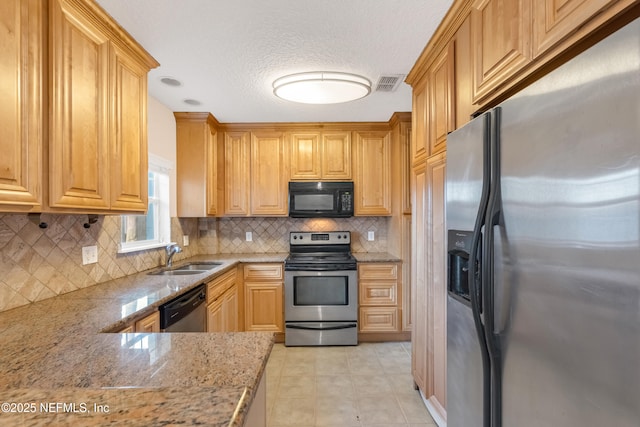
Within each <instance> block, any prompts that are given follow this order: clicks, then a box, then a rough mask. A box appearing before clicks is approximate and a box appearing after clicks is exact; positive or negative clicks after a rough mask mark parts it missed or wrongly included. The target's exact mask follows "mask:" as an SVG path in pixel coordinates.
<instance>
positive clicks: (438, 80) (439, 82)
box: [429, 43, 455, 155]
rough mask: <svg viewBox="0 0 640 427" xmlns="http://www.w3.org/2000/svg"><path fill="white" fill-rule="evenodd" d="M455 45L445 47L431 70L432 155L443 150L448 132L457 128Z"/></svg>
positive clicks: (430, 141) (430, 122) (430, 124)
mask: <svg viewBox="0 0 640 427" xmlns="http://www.w3.org/2000/svg"><path fill="white" fill-rule="evenodd" d="M454 46H455V44H454V43H450V44H449V46H448V47H447V48H445V49H444V51H443V52H442V53H441V54H440V55H439V56H438V57H437V58H436V60H435V62H434V64H433V66H432V68H431V71H430V73H431V77H430V79H429V83H430V84H431V90H430V95H431V107H430V112H431V120H430V121H429V130H430V132H431V136H430V137H429V151H430V153H429V154H430V155H433V154H436V153H438V152H440V151H443V150H444V149H445V147H446V143H447V134H448V133H449V132H451V131H453V130H455V105H454V96H453V78H454V75H453V72H454V64H453V61H454V60H455V52H454Z"/></svg>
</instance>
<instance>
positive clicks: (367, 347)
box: [267, 342, 436, 427]
mask: <svg viewBox="0 0 640 427" xmlns="http://www.w3.org/2000/svg"><path fill="white" fill-rule="evenodd" d="M435 425H436V424H435V422H434V421H433V419H432V418H431V416H430V415H429V413H428V412H427V409H426V408H425V406H424V403H423V402H422V399H421V398H420V395H419V394H418V392H417V391H415V390H414V389H413V379H412V377H411V343H408V342H402V343H362V344H360V345H358V346H354V347H285V346H284V345H283V344H276V345H275V346H274V347H273V351H272V352H271V356H270V358H269V361H268V363H267V426H268V427H284V426H296V427H317V426H323V427H427V426H428V427H432V426H435Z"/></svg>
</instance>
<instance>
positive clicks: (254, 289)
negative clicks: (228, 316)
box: [245, 282, 284, 332]
mask: <svg viewBox="0 0 640 427" xmlns="http://www.w3.org/2000/svg"><path fill="white" fill-rule="evenodd" d="M245 305H246V308H245V329H246V330H247V331H271V332H284V322H283V311H282V310H283V302H282V282H274V283H268V282H249V283H247V282H245Z"/></svg>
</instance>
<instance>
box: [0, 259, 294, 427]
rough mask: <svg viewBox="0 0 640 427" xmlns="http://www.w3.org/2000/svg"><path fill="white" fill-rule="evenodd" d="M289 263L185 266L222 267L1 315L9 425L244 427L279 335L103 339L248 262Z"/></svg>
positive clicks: (115, 283) (1, 373) (1, 398)
mask: <svg viewBox="0 0 640 427" xmlns="http://www.w3.org/2000/svg"><path fill="white" fill-rule="evenodd" d="M286 255H287V254H247V255H245V254H233V255H212V256H206V255H201V256H197V257H193V258H190V259H188V260H184V261H183V262H181V263H176V266H179V265H180V264H182V263H185V262H187V261H189V262H193V261H204V260H207V261H219V262H221V263H222V264H221V265H220V266H219V267H217V268H215V269H213V270H210V271H208V272H207V273H202V274H195V275H191V276H154V275H148V274H147V272H143V273H138V274H135V275H131V276H128V277H124V278H121V279H116V280H112V281H109V282H105V283H102V284H99V285H96V286H91V287H89V288H85V289H82V290H79V291H76V292H71V293H68V294H64V295H61V296H58V297H55V298H50V299H47V300H43V301H40V302H37V303H34V304H30V305H27V306H23V307H19V308H16V309H13V310H9V311H7V312H3V313H0V343H1V344H2V346H1V348H2V350H0V403H5V405H3V406H2V411H0V424H2V425H15V424H17V425H48V424H56V425H60V424H61V425H78V424H82V425H105V424H109V425H127V426H129V425H156V424H163V425H166V424H187V425H189V424H197V423H202V424H206V425H214V426H218V425H219V426H223V425H224V426H242V425H243V422H244V416H245V414H246V411H247V410H248V407H249V405H250V404H251V402H252V400H253V395H254V393H255V390H256V388H257V386H258V381H259V380H260V378H261V377H262V374H263V372H264V369H265V365H266V361H267V358H268V356H269V354H270V351H271V348H272V346H273V339H274V334H273V333H268V332H237V333H201V334H194V333H170V334H167V333H165V334H108V333H105V334H101V333H100V332H101V331H103V330H107V329H111V328H115V327H118V326H124V325H125V324H127V323H129V322H131V321H133V320H135V319H137V318H140V317H144V316H145V315H147V314H149V313H150V312H152V311H154V310H155V309H156V308H157V307H158V306H159V305H160V304H162V303H164V302H166V301H169V300H171V299H172V298H174V297H175V296H177V295H179V294H181V293H183V292H186V291H187V290H189V289H191V288H193V287H195V286H197V285H198V284H200V283H203V282H206V281H209V280H211V279H213V278H214V277H216V276H217V275H220V274H222V273H223V272H225V271H227V270H228V269H230V268H233V267H234V266H236V265H237V263H238V262H282V261H283V260H284V258H285V257H286ZM6 403H9V404H10V405H9V406H6ZM11 404H13V406H12V405H11ZM32 404H33V406H32ZM7 409H9V411H7ZM11 410H14V412H11ZM107 410H108V412H107ZM15 411H17V412H15ZM136 423H137V424H136Z"/></svg>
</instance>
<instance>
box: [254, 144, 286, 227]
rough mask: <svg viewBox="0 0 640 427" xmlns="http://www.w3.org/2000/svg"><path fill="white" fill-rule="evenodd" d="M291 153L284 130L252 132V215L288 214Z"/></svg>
mask: <svg viewBox="0 0 640 427" xmlns="http://www.w3.org/2000/svg"><path fill="white" fill-rule="evenodd" d="M288 177H289V155H288V150H287V149H286V142H285V139H284V137H283V135H282V133H280V132H261V133H253V134H252V135H251V215H256V216H287V215H288V214H289V209H288V206H289V205H288V203H287V198H288V197H287V196H288V185H289V178H288Z"/></svg>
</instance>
